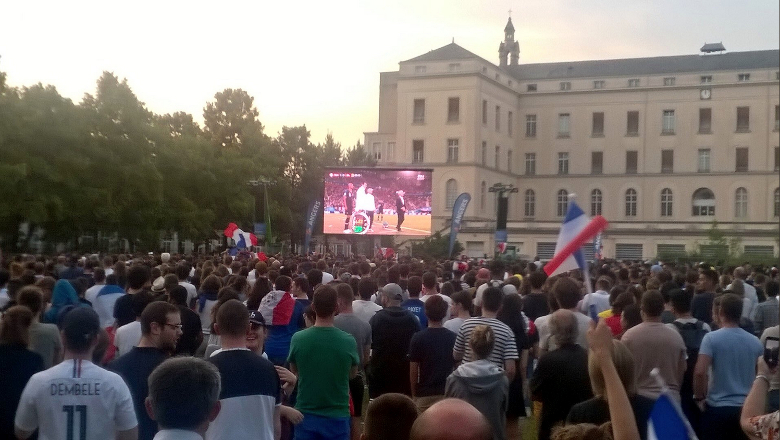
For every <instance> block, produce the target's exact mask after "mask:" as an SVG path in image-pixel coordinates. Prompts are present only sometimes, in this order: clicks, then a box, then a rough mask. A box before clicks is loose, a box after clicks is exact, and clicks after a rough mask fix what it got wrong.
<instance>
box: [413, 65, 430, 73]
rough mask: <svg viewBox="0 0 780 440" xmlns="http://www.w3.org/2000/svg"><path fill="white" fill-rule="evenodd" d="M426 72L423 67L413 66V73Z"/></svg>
mask: <svg viewBox="0 0 780 440" xmlns="http://www.w3.org/2000/svg"><path fill="white" fill-rule="evenodd" d="M426 70H428V69H426V68H425V66H414V73H425V71H426Z"/></svg>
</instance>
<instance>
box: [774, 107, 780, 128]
mask: <svg viewBox="0 0 780 440" xmlns="http://www.w3.org/2000/svg"><path fill="white" fill-rule="evenodd" d="M778 130H780V105H776V106H775V131H778Z"/></svg>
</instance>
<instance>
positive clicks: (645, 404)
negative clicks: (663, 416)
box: [566, 394, 655, 440]
mask: <svg viewBox="0 0 780 440" xmlns="http://www.w3.org/2000/svg"><path fill="white" fill-rule="evenodd" d="M628 400H629V402H631V408H632V409H633V410H634V418H635V419H636V426H637V428H639V437H640V438H641V439H642V440H645V439H646V438H647V420H648V419H649V418H650V412H652V411H653V405H655V400H653V399H650V398H648V397H644V396H640V395H638V394H635V395H633V396H630V397H629V398H628ZM609 421H610V416H609V406H608V405H607V401H606V400H604V399H603V398H601V397H594V398H592V399H589V400H586V401H584V402H581V403H578V404H576V405H574V406H573V407H572V408H571V411H569V416H568V417H566V423H569V424H577V423H592V424H594V425H601V424H602V423H606V422H609Z"/></svg>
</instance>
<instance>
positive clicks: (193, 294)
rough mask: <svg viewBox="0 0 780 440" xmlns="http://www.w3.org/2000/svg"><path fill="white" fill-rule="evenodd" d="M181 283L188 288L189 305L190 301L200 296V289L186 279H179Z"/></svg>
mask: <svg viewBox="0 0 780 440" xmlns="http://www.w3.org/2000/svg"><path fill="white" fill-rule="evenodd" d="M179 285H180V286H184V288H185V289H187V306H189V305H190V302H191V301H192V300H194V299H196V298H197V297H198V289H196V288H195V286H194V285H192V284H190V283H188V282H186V281H179Z"/></svg>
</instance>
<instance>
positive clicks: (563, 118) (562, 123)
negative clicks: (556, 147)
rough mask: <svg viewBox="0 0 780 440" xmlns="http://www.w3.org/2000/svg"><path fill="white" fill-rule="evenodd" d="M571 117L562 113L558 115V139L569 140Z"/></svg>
mask: <svg viewBox="0 0 780 440" xmlns="http://www.w3.org/2000/svg"><path fill="white" fill-rule="evenodd" d="M570 119H571V118H570V115H569V114H568V113H561V114H559V115H558V137H564V138H567V137H569V135H570V134H571V133H570V131H569V122H570Z"/></svg>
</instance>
